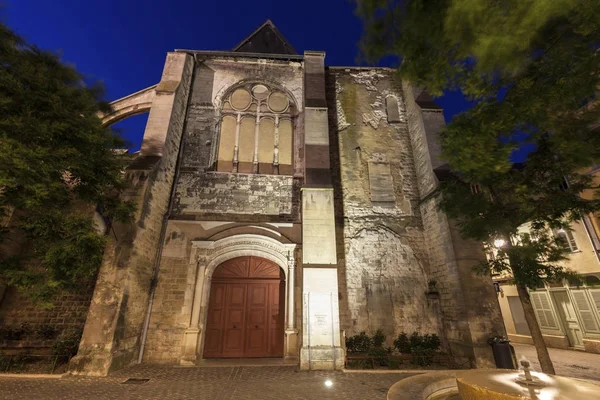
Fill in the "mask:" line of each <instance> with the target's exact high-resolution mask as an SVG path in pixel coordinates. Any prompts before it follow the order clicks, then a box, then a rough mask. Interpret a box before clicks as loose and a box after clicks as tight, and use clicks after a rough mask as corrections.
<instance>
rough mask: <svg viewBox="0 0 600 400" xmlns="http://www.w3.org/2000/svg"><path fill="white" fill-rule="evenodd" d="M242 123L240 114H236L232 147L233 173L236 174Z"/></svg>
mask: <svg viewBox="0 0 600 400" xmlns="http://www.w3.org/2000/svg"><path fill="white" fill-rule="evenodd" d="M241 123H242V114H241V113H237V119H236V123H235V145H234V146H233V171H232V172H238V155H239V151H240V146H239V143H240V125H241Z"/></svg>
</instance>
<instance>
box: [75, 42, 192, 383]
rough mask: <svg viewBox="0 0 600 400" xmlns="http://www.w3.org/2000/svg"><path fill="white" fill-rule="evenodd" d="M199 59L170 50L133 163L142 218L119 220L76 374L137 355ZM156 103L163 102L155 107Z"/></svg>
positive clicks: (131, 195) (106, 368) (101, 370)
mask: <svg viewBox="0 0 600 400" xmlns="http://www.w3.org/2000/svg"><path fill="white" fill-rule="evenodd" d="M192 71H193V59H192V58H191V57H190V56H188V55H186V54H184V53H179V54H178V53H169V54H168V56H167V61H166V63H165V70H164V72H163V79H162V80H161V83H160V84H159V85H158V86H157V93H156V97H155V99H154V102H153V106H152V110H151V111H150V116H149V117H148V124H147V126H146V132H145V136H144V142H143V145H142V151H141V154H140V156H139V157H138V159H136V160H135V161H134V163H133V165H131V166H130V167H129V168H128V172H127V176H128V178H129V179H130V180H131V188H130V190H129V191H128V193H126V194H125V198H126V199H130V200H132V201H134V202H135V203H136V204H137V205H138V209H137V213H136V215H135V217H134V221H135V223H132V224H125V225H120V224H115V235H116V238H117V239H116V240H114V241H111V242H110V243H109V244H108V245H107V248H106V250H105V255H104V260H103V263H102V266H101V267H100V272H99V275H98V280H97V283H96V288H95V291H94V296H93V299H92V303H91V306H90V311H89V314H88V319H87V322H86V325H85V329H84V333H83V337H82V341H81V344H80V347H79V352H78V354H77V356H76V357H75V358H74V359H73V360H72V362H71V367H72V370H73V372H74V373H79V374H89V375H106V374H107V373H108V372H110V371H111V370H115V369H119V368H122V367H123V366H125V365H128V364H130V363H132V362H134V361H135V360H136V357H137V356H138V353H139V350H140V339H141V333H142V330H143V324H144V318H145V315H146V311H147V306H148V296H149V292H150V285H151V280H152V275H153V267H154V261H155V258H156V254H157V251H158V248H159V245H160V244H159V241H160V240H159V238H160V234H161V227H162V225H163V223H164V216H165V214H166V213H167V210H168V204H169V198H170V193H171V187H172V185H173V181H174V175H175V169H176V164H177V159H178V153H179V148H180V143H181V138H182V135H183V127H184V121H185V115H186V109H187V103H188V94H189V90H190V85H191V76H192ZM155 106H156V107H155Z"/></svg>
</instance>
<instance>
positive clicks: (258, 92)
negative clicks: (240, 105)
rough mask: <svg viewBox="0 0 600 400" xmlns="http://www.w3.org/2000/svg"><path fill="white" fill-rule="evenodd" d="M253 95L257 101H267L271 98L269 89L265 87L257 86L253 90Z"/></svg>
mask: <svg viewBox="0 0 600 400" xmlns="http://www.w3.org/2000/svg"><path fill="white" fill-rule="evenodd" d="M252 95H253V96H254V98H255V99H257V100H265V99H266V98H267V97H269V89H268V88H267V87H266V86H265V85H255V86H254V87H253V88H252Z"/></svg>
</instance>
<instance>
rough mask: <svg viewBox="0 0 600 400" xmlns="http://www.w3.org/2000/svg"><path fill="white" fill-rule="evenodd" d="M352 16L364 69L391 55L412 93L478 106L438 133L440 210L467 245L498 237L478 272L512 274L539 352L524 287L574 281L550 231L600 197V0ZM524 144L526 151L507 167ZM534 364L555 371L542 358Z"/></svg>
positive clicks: (385, 7)
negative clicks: (449, 174) (599, 170)
mask: <svg viewBox="0 0 600 400" xmlns="http://www.w3.org/2000/svg"><path fill="white" fill-rule="evenodd" d="M357 13H358V14H359V16H360V17H361V18H362V20H363V22H364V27H365V29H364V34H363V38H362V42H361V48H362V53H363V55H364V56H365V57H366V59H367V60H371V61H374V60H378V59H381V58H382V57H389V56H393V57H397V59H398V60H399V61H401V63H400V67H399V70H398V73H399V75H400V77H401V78H403V79H407V80H409V81H410V82H411V83H412V84H413V85H415V86H421V87H424V88H426V89H427V90H428V91H429V92H430V93H432V94H436V95H439V94H441V93H442V92H443V91H446V90H460V91H462V92H463V93H464V94H465V95H467V96H468V98H469V99H471V100H472V101H474V103H475V106H474V107H473V108H471V109H469V110H467V111H465V112H463V113H461V114H460V115H458V116H456V117H454V119H453V120H452V121H451V122H450V123H449V124H448V126H447V128H446V129H445V130H444V131H443V132H442V133H441V144H442V154H443V157H444V158H445V160H446V161H447V162H448V164H449V166H450V168H451V170H452V171H453V173H454V176H455V177H456V178H457V179H454V180H450V181H447V182H444V183H443V184H442V185H441V187H440V192H441V193H442V195H443V196H442V197H441V199H442V200H441V206H442V208H443V209H444V210H445V211H446V212H447V213H448V214H449V215H450V216H451V217H453V218H454V219H455V220H456V221H457V223H458V225H459V227H460V229H461V231H462V233H463V235H464V236H465V237H467V238H471V239H476V240H480V241H486V242H488V243H493V241H494V239H498V238H503V239H505V241H506V245H505V246H504V247H502V248H501V249H499V251H498V254H497V257H496V258H495V259H494V260H492V261H490V262H489V263H486V264H485V265H483V266H480V267H482V268H483V270H485V271H490V270H492V271H494V272H510V273H512V275H513V278H514V279H515V282H516V284H517V287H518V290H519V295H520V297H521V300H522V302H523V304H524V308H525V312H526V319H527V321H528V324H529V326H530V330H531V331H532V335H533V336H534V341H535V342H536V345H539V347H538V354H540V353H539V352H540V348H541V347H544V348H545V346H544V345H543V340H542V339H541V331H540V330H539V327H538V325H537V322H535V318H534V317H533V310H532V309H531V305H530V304H529V296H528V294H527V290H526V288H535V287H537V286H539V285H540V284H542V283H543V282H544V281H547V280H555V279H561V278H566V277H569V276H571V275H572V273H571V272H570V271H567V270H565V269H564V268H563V267H562V266H561V264H560V261H562V260H564V259H565V257H566V248H565V246H564V245H563V244H562V243H561V242H560V241H557V240H556V239H555V238H554V237H553V236H552V235H551V234H550V233H549V232H550V231H551V230H552V229H553V228H560V227H562V228H568V227H567V226H568V223H569V222H571V221H575V220H578V219H580V218H581V217H582V216H584V215H586V214H587V213H589V212H593V211H595V210H598V209H599V208H600V202H599V200H598V199H594V200H584V199H582V198H581V197H580V194H581V192H582V191H583V190H586V189H587V190H595V191H596V193H597V189H598V188H597V187H595V186H594V184H593V181H592V180H591V178H590V176H588V175H586V174H585V173H583V172H582V171H584V170H585V169H586V168H587V167H589V166H591V165H593V164H594V163H597V162H598V160H600V134H599V133H598V131H597V130H596V131H594V130H592V129H590V126H591V125H593V123H594V122H595V121H598V120H599V119H600V106H598V102H597V101H596V93H597V90H598V87H600V74H599V72H600V53H599V52H598V46H599V44H600V2H598V1H597V0H578V1H573V0H500V1H489V0H357ZM524 145H527V146H529V147H530V148H532V149H533V151H532V152H531V153H529V155H528V157H527V159H526V161H525V162H524V163H523V164H521V165H514V164H513V162H512V159H511V156H512V155H513V154H514V152H515V151H516V150H518V149H519V148H520V147H521V146H524ZM565 181H566V182H568V184H567V183H565ZM524 224H528V226H529V227H530V230H529V231H524V230H523V229H522V226H523V225H524ZM509 238H510V240H509ZM532 324H534V325H535V326H532ZM542 358H544V359H542ZM540 361H541V363H542V367H543V369H544V370H545V371H548V372H553V369H552V365H551V363H550V360H549V357H547V351H546V352H545V355H541V356H540Z"/></svg>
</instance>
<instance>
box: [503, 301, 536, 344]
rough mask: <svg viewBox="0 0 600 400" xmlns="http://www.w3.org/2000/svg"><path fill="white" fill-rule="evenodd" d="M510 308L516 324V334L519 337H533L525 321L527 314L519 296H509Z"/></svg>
mask: <svg viewBox="0 0 600 400" xmlns="http://www.w3.org/2000/svg"><path fill="white" fill-rule="evenodd" d="M506 298H507V300H508V307H509V308H510V314H511V315H512V318H513V323H514V324H515V333H516V334H517V335H526V336H529V335H531V332H530V331H529V325H527V321H525V312H524V311H523V305H522V304H521V299H519V296H507V297H506Z"/></svg>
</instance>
